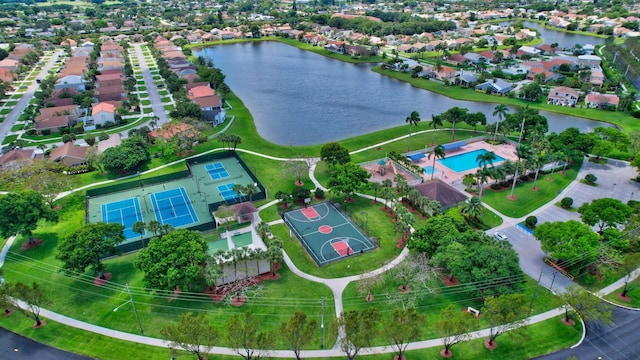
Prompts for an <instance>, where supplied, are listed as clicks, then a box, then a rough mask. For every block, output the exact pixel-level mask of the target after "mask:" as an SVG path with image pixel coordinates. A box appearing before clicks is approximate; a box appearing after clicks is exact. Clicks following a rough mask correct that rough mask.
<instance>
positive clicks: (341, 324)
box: [331, 308, 381, 360]
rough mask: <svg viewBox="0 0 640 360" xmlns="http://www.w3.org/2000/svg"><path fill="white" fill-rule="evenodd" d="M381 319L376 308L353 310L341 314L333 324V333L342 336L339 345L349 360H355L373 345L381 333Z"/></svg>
mask: <svg viewBox="0 0 640 360" xmlns="http://www.w3.org/2000/svg"><path fill="white" fill-rule="evenodd" d="M380 317H381V316H380V312H378V309H376V308H368V309H365V310H362V311H358V310H351V311H348V312H343V313H341V314H340V316H339V317H338V318H337V319H336V320H335V321H334V322H333V323H332V326H331V330H332V332H333V333H334V334H336V336H338V334H341V337H340V338H339V339H338V343H339V346H340V350H342V352H344V353H345V354H346V355H347V359H349V360H353V359H355V358H356V356H358V353H360V351H361V350H362V349H363V348H365V347H369V346H371V345H372V344H373V340H374V339H375V338H376V336H378V333H379V328H378V325H379V322H380Z"/></svg>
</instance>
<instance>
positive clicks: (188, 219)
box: [149, 187, 198, 227]
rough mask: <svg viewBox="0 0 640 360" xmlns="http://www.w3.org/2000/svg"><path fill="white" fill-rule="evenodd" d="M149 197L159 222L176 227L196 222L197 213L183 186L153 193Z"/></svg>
mask: <svg viewBox="0 0 640 360" xmlns="http://www.w3.org/2000/svg"><path fill="white" fill-rule="evenodd" d="M149 197H150V198H151V204H153V211H154V212H155V214H156V219H158V221H159V222H160V223H161V224H170V225H171V226H173V227H178V226H183V225H189V224H193V223H196V222H198V215H196V212H195V210H193V206H192V205H191V201H190V200H189V195H187V192H186V190H185V189H184V188H183V187H180V188H176V189H171V190H166V191H160V192H157V193H153V194H150V195H149Z"/></svg>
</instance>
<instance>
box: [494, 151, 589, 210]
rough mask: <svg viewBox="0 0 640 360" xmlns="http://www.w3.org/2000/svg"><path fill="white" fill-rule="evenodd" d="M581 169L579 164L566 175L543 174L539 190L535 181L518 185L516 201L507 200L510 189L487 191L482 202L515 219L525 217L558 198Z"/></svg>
mask: <svg viewBox="0 0 640 360" xmlns="http://www.w3.org/2000/svg"><path fill="white" fill-rule="evenodd" d="M579 167H580V166H579V164H576V165H574V166H573V167H572V168H570V169H567V171H566V175H563V174H561V173H560V172H556V173H554V174H550V175H542V174H541V175H540V176H539V179H538V181H537V183H536V187H537V190H533V189H532V188H533V180H530V181H528V182H525V183H521V184H519V185H517V186H516V189H515V192H514V196H515V197H516V200H509V199H508V198H507V196H508V195H509V194H510V193H511V189H510V188H507V189H504V190H501V191H495V190H492V189H486V190H485V192H484V195H483V196H482V200H483V201H484V202H486V203H487V204H488V205H489V206H491V207H493V208H494V209H496V210H497V211H499V212H500V213H502V214H504V215H506V216H510V217H514V218H519V217H522V216H525V215H527V214H529V213H531V212H532V211H533V210H535V209H537V208H539V207H541V206H542V205H544V204H546V203H548V202H549V201H551V200H553V198H555V197H556V196H558V192H559V191H561V190H562V189H564V188H565V187H567V186H568V185H569V184H570V183H571V182H572V181H573V180H574V179H575V178H576V176H577V174H578V171H577V169H579ZM549 179H552V180H551V181H550V180H549Z"/></svg>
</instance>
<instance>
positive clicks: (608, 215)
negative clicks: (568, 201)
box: [578, 198, 631, 235]
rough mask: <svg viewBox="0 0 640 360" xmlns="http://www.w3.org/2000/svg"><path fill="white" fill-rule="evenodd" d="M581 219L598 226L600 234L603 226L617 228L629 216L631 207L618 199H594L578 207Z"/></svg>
mask: <svg viewBox="0 0 640 360" xmlns="http://www.w3.org/2000/svg"><path fill="white" fill-rule="evenodd" d="M578 212H579V213H580V215H581V218H582V221H583V222H584V223H585V224H587V225H590V226H596V225H597V226H598V233H599V234H600V235H602V233H603V232H604V229H605V228H617V227H618V226H619V225H624V224H625V223H626V222H627V220H628V219H629V217H630V216H631V207H629V206H628V205H627V204H625V203H623V202H622V201H620V200H618V199H612V198H602V199H595V200H593V201H591V203H584V204H582V205H581V206H580V207H579V208H578Z"/></svg>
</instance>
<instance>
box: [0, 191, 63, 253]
mask: <svg viewBox="0 0 640 360" xmlns="http://www.w3.org/2000/svg"><path fill="white" fill-rule="evenodd" d="M40 220H47V221H58V213H56V212H54V211H53V210H52V209H51V207H49V206H47V204H46V203H45V201H44V198H43V197H42V195H41V194H39V193H37V192H35V191H26V192H22V193H16V194H11V195H2V196H0V235H2V236H4V237H9V236H12V235H14V234H16V233H21V234H23V235H25V236H27V238H28V239H29V243H30V244H33V243H34V240H33V231H34V230H35V229H36V228H37V227H38V222H39V221H40Z"/></svg>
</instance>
